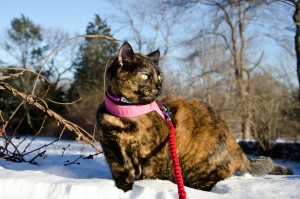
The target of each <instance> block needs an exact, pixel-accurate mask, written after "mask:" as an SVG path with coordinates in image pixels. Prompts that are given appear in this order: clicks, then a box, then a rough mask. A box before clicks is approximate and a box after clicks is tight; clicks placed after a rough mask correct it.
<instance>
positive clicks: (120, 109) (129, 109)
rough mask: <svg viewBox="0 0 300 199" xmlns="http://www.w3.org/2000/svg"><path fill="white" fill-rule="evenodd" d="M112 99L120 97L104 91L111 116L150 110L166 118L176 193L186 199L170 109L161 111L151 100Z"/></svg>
mask: <svg viewBox="0 0 300 199" xmlns="http://www.w3.org/2000/svg"><path fill="white" fill-rule="evenodd" d="M113 100H114V101H117V102H121V101H122V100H121V98H118V97H113V96H111V95H110V94H109V93H108V92H106V93H105V97H104V103H105V107H106V109H107V111H108V112H109V113H110V114H112V115H113V116H116V117H121V118H130V117H136V116H139V115H143V114H146V113H149V112H151V111H157V113H158V114H159V115H160V116H161V117H162V118H163V119H166V121H167V122H168V124H169V127H170V132H169V147H170V152H171V158H172V163H173V171H174V175H175V181H176V183H177V186H178V195H179V199H186V192H185V189H184V182H183V178H182V173H181V168H180V164H179V158H178V155H177V150H176V136H175V134H176V129H175V127H174V125H173V123H172V121H171V117H170V114H171V113H170V111H169V110H168V109H166V107H164V106H163V109H165V110H164V112H163V111H161V109H160V108H159V106H158V105H157V103H156V102H155V101H154V102H151V103H150V104H145V105H130V104H129V105H119V104H115V103H114V102H113Z"/></svg>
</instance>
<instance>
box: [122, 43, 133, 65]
mask: <svg viewBox="0 0 300 199" xmlns="http://www.w3.org/2000/svg"><path fill="white" fill-rule="evenodd" d="M133 60H134V52H133V50H132V47H131V46H130V44H129V43H128V42H127V41H125V42H124V43H123V45H122V46H121V48H120V50H119V52H118V63H119V65H120V66H123V63H124V61H133Z"/></svg>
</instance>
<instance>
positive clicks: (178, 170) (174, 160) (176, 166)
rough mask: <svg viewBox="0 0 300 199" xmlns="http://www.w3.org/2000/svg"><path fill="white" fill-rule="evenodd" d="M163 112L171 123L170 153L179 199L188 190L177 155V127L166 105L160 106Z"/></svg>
mask: <svg viewBox="0 0 300 199" xmlns="http://www.w3.org/2000/svg"><path fill="white" fill-rule="evenodd" d="M160 108H161V110H162V112H163V113H164V115H165V116H166V121H167V122H168V124H169V127H170V131H169V147H170V153H171V158H172V163H173V171H174V176H175V181H176V184H177V187H178V195H179V199H186V192H185V189H184V183H183V178H182V173H181V168H180V164H179V158H178V155H177V151H176V136H175V134H176V129H175V127H174V124H173V122H172V120H171V112H170V110H169V109H168V108H167V107H165V106H160Z"/></svg>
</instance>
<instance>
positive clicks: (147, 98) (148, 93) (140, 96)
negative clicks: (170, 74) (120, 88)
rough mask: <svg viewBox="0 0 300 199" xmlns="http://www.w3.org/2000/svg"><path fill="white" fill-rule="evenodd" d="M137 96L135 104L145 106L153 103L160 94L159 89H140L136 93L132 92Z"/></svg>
mask: <svg viewBox="0 0 300 199" xmlns="http://www.w3.org/2000/svg"><path fill="white" fill-rule="evenodd" d="M134 93H135V94H136V95H137V102H136V103H138V104H147V103H151V102H153V101H155V99H156V98H157V97H158V96H159V95H160V94H161V89H160V88H156V89H150V90H148V89H141V90H138V91H134Z"/></svg>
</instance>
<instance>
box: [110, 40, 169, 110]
mask: <svg viewBox="0 0 300 199" xmlns="http://www.w3.org/2000/svg"><path fill="white" fill-rule="evenodd" d="M159 57H160V53H159V50H156V51H154V52H152V53H150V54H148V55H142V54H140V53H134V52H133V50H132V47H131V46H130V44H129V43H128V42H125V43H124V44H123V45H122V46H121V48H120V50H119V52H118V56H117V58H116V59H115V60H114V62H113V63H112V64H111V66H110V67H109V68H108V70H107V74H106V84H107V90H108V92H109V93H110V94H111V95H114V96H118V97H123V98H126V99H127V100H128V101H129V102H131V103H133V104H146V103H150V102H152V101H154V100H155V99H156V98H157V97H158V96H159V95H160V93H161V89H162V79H163V76H162V73H161V72H160V70H159V68H158V61H159Z"/></svg>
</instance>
